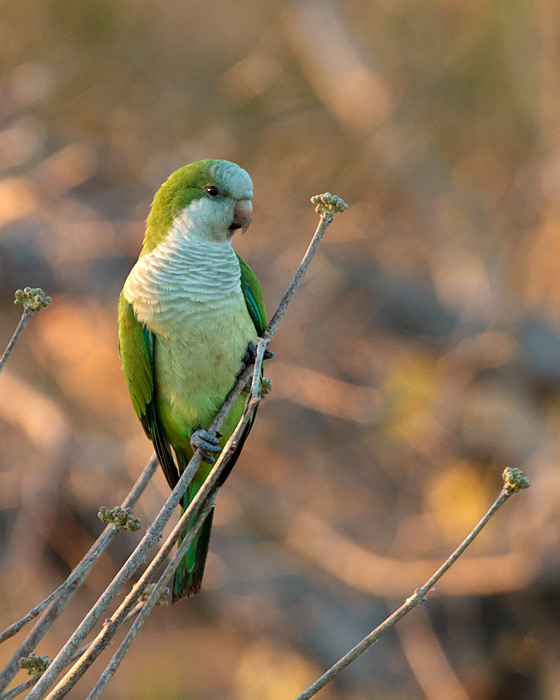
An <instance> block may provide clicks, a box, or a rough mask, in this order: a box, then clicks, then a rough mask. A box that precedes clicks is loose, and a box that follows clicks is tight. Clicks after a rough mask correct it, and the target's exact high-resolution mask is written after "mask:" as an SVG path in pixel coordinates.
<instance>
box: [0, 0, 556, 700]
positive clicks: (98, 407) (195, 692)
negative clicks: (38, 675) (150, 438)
mask: <svg viewBox="0 0 560 700" xmlns="http://www.w3.org/2000/svg"><path fill="white" fill-rule="evenodd" d="M559 14H560V13H559V11H558V5H557V3H556V1H555V0H538V1H536V2H531V1H529V0H527V1H523V0H495V1H494V2H492V1H491V0H472V1H470V2H461V1H459V0H425V1H423V2H416V1H415V0H377V1H370V2H367V1H366V0H346V1H343V0H341V1H340V2H331V1H329V0H315V1H313V0H307V1H305V2H288V3H287V2H285V1H284V0H265V1H263V2H256V1H253V2H251V1H250V0H230V1H229V2H228V3H194V2H184V1H183V2H179V0H171V1H170V2H153V1H152V0H96V1H95V2H70V1H69V0H66V1H64V0H41V2H36V0H17V2H16V1H15V0H11V1H7V2H4V3H2V8H1V15H0V66H1V70H2V74H1V76H0V299H1V300H0V304H1V316H0V341H1V343H0V344H1V345H2V347H4V346H5V344H6V343H7V341H8V339H9V337H10V335H11V333H12V331H13V329H14V328H15V325H16V323H17V320H18V318H19V313H20V309H19V308H17V307H14V306H13V304H12V299H13V292H14V290H15V289H17V288H18V287H24V286H26V285H31V286H42V287H43V288H44V289H45V290H46V292H47V293H49V294H51V295H52V297H53V302H52V305H51V306H50V307H49V308H48V309H47V310H46V311H42V312H41V313H40V315H39V316H37V317H36V318H35V319H33V320H32V322H31V325H30V326H29V327H28V328H27V330H26V331H25V334H24V336H23V339H22V340H21V342H20V343H19V345H18V346H17V348H16V351H15V353H14V354H13V355H12V357H11V358H10V360H9V363H8V365H7V367H6V369H5V371H4V372H3V373H2V375H1V377H0V440H1V445H2V449H1V451H0V562H1V564H0V567H1V568H0V601H1V604H0V626H1V627H2V628H3V627H5V626H6V625H7V624H9V623H10V622H11V621H13V620H14V619H16V618H18V617H19V616H20V615H22V614H23V613H24V612H25V611H26V610H27V609H29V607H31V606H32V605H33V604H35V603H37V602H39V601H40V600H41V599H42V598H43V597H45V596H46V595H47V593H48V592H50V591H51V590H52V589H53V588H54V587H55V586H57V585H58V584H59V583H60V582H61V581H62V580H63V578H64V577H65V575H66V574H67V573H68V571H69V570H70V569H71V567H72V566H73V565H75V564H76V562H77V561H78V560H79V559H80V557H81V556H82V554H83V553H84V552H85V551H86V549H87V548H88V546H89V545H90V543H91V541H92V539H93V538H94V537H95V536H96V535H97V534H98V533H99V532H100V530H101V528H102V525H101V523H100V522H99V521H98V519H97V517H96V513H97V510H98V507H99V506H101V505H106V506H109V507H112V506H113V505H115V504H117V503H118V502H120V501H121V500H122V498H123V497H124V495H125V494H126V492H127V491H128V489H129V488H130V485H131V483H132V481H133V480H134V479H135V478H136V476H137V474H138V473H139V472H140V470H141V468H142V467H143V465H144V464H145V462H146V460H147V459H148V457H149V456H150V454H151V449H150V444H149V443H148V442H147V440H146V439H145V437H144V435H143V433H142V430H141V428H140V425H139V424H138V422H137V420H136V418H135V416H134V414H133V411H132V408H131V406H130V402H129V399H128V396H127V393H126V389H125V386H124V381H123V378H122V373H121V370H120V366H119V359H118V354H117V341H116V325H115V323H116V322H115V313H116V311H115V309H116V299H117V296H118V292H119V289H120V287H121V286H122V283H123V281H124V278H125V277H126V274H127V273H128V270H129V269H130V267H131V266H132V264H133V262H134V260H135V258H136V256H137V254H138V251H139V248H140V244H141V238H142V234H143V220H144V219H145V217H146V215H147V212H148V208H149V204H150V201H151V197H152V196H153V193H154V191H155V190H156V189H157V187H158V186H159V184H160V183H161V182H162V181H163V180H164V179H165V178H166V177H167V175H168V174H169V173H170V172H171V171H172V170H174V169H176V168H177V167H179V166H181V165H183V164H184V163H187V162H190V161H192V160H196V159H198V158H202V157H217V158H226V159H230V160H234V161H236V162H238V163H240V164H241V165H242V166H243V167H245V168H246V169H247V170H248V171H249V173H250V174H251V175H252V177H253V180H254V185H255V201H254V207H255V216H254V221H253V225H252V227H251V229H250V231H249V233H248V234H247V235H246V236H245V237H244V238H243V239H242V240H238V241H237V246H236V247H237V250H238V251H239V252H241V254H242V255H243V256H244V257H245V258H246V259H247V260H248V262H249V263H250V264H251V265H252V267H253V269H254V270H255V271H256V273H257V274H258V276H259V278H260V279H261V281H262V286H263V288H264V292H265V298H266V301H267V304H268V308H269V310H270V311H273V310H274V308H275V307H276V304H277V303H278V301H279V299H280V297H281V295H282V293H283V291H284V289H285V287H286V285H287V283H288V282H289V280H290V278H291V275H292V273H293V271H294V270H295V268H296V266H297V264H298V262H299V260H300V258H301V255H302V253H303V251H304V250H305V247H306V246H307V243H308V241H309V239H310V236H311V233H312V231H313V229H314V227H315V223H316V216H315V214H314V212H313V207H312V206H311V205H310V204H309V197H310V196H311V195H313V194H316V193H318V192H323V191H325V190H329V191H332V192H335V193H336V194H339V195H340V196H342V197H343V198H344V199H345V200H346V201H347V202H348V204H349V209H348V211H347V212H346V213H345V214H344V215H343V216H340V217H338V218H337V219H336V220H335V223H334V224H333V226H332V227H331V228H330V229H329V232H328V235H327V238H326V240H325V242H324V244H323V245H322V247H321V250H320V252H319V254H318V257H317V259H316V260H315V261H314V263H313V266H312V269H311V271H310V273H309V277H308V278H307V281H306V284H305V286H304V288H303V290H302V291H301V292H300V293H299V295H298V297H297V298H296V300H295V302H294V304H293V305H292V307H291V308H290V310H289V312H288V314H287V316H286V317H285V319H284V321H283V324H282V326H281V328H280V331H279V334H278V336H277V339H276V340H275V342H274V346H273V349H274V351H275V359H274V360H273V361H271V362H270V363H269V364H268V366H267V372H266V373H267V374H268V375H269V376H270V377H271V378H272V380H273V382H274V390H273V393H272V394H271V396H270V397H269V398H267V399H266V402H265V403H264V404H263V406H262V407H261V409H260V412H259V417H258V421H257V425H256V427H255V429H254V431H253V434H252V436H251V439H250V441H249V443H248V444H247V446H246V449H245V452H244V456H243V459H242V460H240V463H239V464H238V466H237V467H236V469H235V472H234V474H233V475H232V477H230V479H229V480H228V482H227V484H226V486H225V487H224V488H223V489H222V491H221V493H220V495H219V497H218V507H217V511H216V517H215V526H214V534H213V538H212V543H211V554H210V557H209V561H208V568H207V573H206V577H205V582H204V583H205V585H204V589H203V593H202V594H201V595H200V596H199V597H198V598H196V599H194V600H192V601H188V602H184V603H182V604H180V605H178V606H175V607H174V608H173V609H169V608H167V609H165V608H161V609H157V610H156V611H155V612H154V613H153V615H152V616H151V618H150V620H149V622H148V624H147V625H146V627H145V629H144V630H143V632H142V633H141V635H140V637H139V638H138V639H137V640H136V641H135V642H134V645H133V647H132V649H131V651H130V653H129V655H128V657H127V659H126V661H125V663H124V665H123V666H122V667H121V669H120V670H119V671H118V672H117V675H116V676H115V678H114V680H113V681H112V683H111V684H110V686H109V687H108V688H107V691H106V692H105V695H104V697H106V698H108V699H111V698H114V699H117V698H118V699H119V700H128V699H129V698H130V699H133V698H134V700H147V699H151V698H166V700H175V699H177V700H178V699H179V698H181V699H182V700H183V699H188V700H214V699H223V698H233V699H234V700H253V699H255V700H256V699H257V698H258V699H259V700H263V699H264V700H290V699H291V698H293V697H294V696H295V695H297V694H298V693H299V692H300V691H301V690H302V689H303V688H304V687H305V686H306V685H307V684H308V683H309V682H310V681H312V680H313V679H314V677H315V676H316V675H318V674H319V673H320V672H321V671H322V670H323V669H325V668H326V667H327V666H329V665H330V664H331V663H332V662H334V661H335V660H336V659H338V658H339V657H340V656H341V655H342V654H343V653H344V652H346V651H347V650H348V649H349V648H350V647H351V646H353V644H355V643H356V642H357V641H358V640H359V639H360V638H361V637H362V636H364V635H365V634H366V633H368V632H369V631H370V630H371V629H372V628H373V627H375V625H376V624H378V622H379V621H380V620H381V619H383V617H384V616H385V614H386V613H387V612H388V611H389V610H391V609H392V608H394V607H395V606H396V605H397V604H399V603H400V602H401V601H402V600H403V599H404V598H405V597H406V596H408V595H409V594H410V593H411V592H412V591H413V590H414V588H415V587H416V586H417V585H419V584H421V583H422V582H423V581H424V579H425V578H426V577H427V576H428V575H429V574H430V573H431V571H432V570H433V568H434V567H435V566H437V565H438V564H439V562H440V561H442V560H443V559H444V558H445V557H446V556H447V554H448V553H449V552H450V551H451V550H452V549H453V548H454V547H455V546H456V544H457V543H458V542H459V541H460V540H461V539H462V537H463V536H464V535H465V534H466V533H467V532H468V531H469V529H470V528H471V526H472V525H473V524H474V523H475V522H476V521H477V520H478V518H479V517H480V516H481V515H482V514H483V513H484V511H485V510H486V508H487V506H488V505H489V504H490V503H491V502H492V501H493V499H494V498H495V496H496V494H497V493H498V491H499V488H500V484H501V478H500V473H501V471H502V469H503V467H504V466H506V465H509V466H512V467H521V468H522V469H524V470H525V471H526V472H527V474H528V475H529V476H530V478H531V481H532V488H531V489H530V490H529V491H528V492H524V493H523V494H522V495H520V496H517V497H516V498H515V499H513V500H512V502H510V503H508V504H507V506H506V507H505V508H504V509H503V510H502V511H501V512H500V513H499V514H498V515H497V516H496V518H495V519H494V521H493V522H492V523H491V524H490V525H489V527H488V528H487V530H486V531H485V533H484V534H483V535H482V536H481V537H480V539H479V540H478V541H477V542H476V544H475V545H474V546H473V547H472V549H471V550H470V551H469V553H468V554H467V555H466V556H465V557H464V558H463V559H462V560H461V561H460V562H459V563H458V564H457V565H456V566H455V568H454V569H453V570H452V571H451V572H449V574H448V575H447V576H446V577H445V578H444V579H443V580H442V581H441V583H440V585H438V590H437V592H435V593H433V594H432V595H430V597H429V602H428V604H427V605H425V606H424V607H423V608H422V609H419V610H416V611H415V612H414V613H413V614H412V615H410V616H409V618H408V619H407V620H405V621H404V622H403V623H402V624H400V625H399V627H398V629H397V630H396V631H394V632H391V633H390V634H388V635H387V636H386V637H385V638H384V639H383V640H382V641H381V642H379V643H378V644H377V645H376V647H374V648H373V649H372V650H370V651H369V652H368V653H367V654H366V655H364V656H363V657H362V658H361V659H360V660H359V661H357V662H356V663H355V664H354V665H353V666H352V667H351V668H350V669H348V670H347V671H346V672H345V673H344V674H343V675H342V676H341V677H340V679H339V680H338V681H337V682H336V683H335V684H333V685H332V686H331V687H330V688H329V689H328V690H325V691H323V693H322V695H320V696H319V697H321V698H323V697H324V698H330V699H331V700H332V699H334V698H336V699H337V700H368V699H369V698H373V697H383V698H385V700H401V699H404V698H406V700H413V699H414V700H415V699H416V698H428V699H429V700H439V699H441V700H450V699H455V698H457V699H459V700H462V699H464V698H471V699H472V700H475V699H476V700H502V699H503V700H506V699H507V700H541V699H542V700H557V699H558V698H559V697H560V695H559V692H560V691H559V687H560V670H559V669H560V666H559V663H558V662H559V655H560V649H559V646H560V645H559V641H558V640H559V639H560V629H559V626H560V625H559V615H558V609H559V605H560V598H559V577H558V574H559V565H558V551H559V514H558V498H559V494H560V476H559V471H558V463H559V451H560V443H559V435H560V234H559V230H560V227H559V220H560V139H559V136H560V134H559V127H558V113H559V110H558V106H559V92H558V76H559V75H560V44H559V36H558V32H559V26H560V25H559V20H560V17H559ZM167 492H168V490H167V486H166V484H165V481H164V478H163V476H162V475H161V474H159V473H158V475H157V477H156V478H155V479H154V482H153V484H151V485H150V487H149V489H148V491H147V493H146V495H145V497H144V498H143V499H142V501H141V503H140V505H139V506H138V508H137V509H136V515H137V516H138V517H140V518H141V519H142V522H143V523H144V524H147V523H148V522H149V520H150V518H152V517H153V516H154V514H155V513H156V512H157V511H158V509H159V507H160V504H161V502H162V500H163V499H164V498H165V497H166V495H167ZM138 538H139V534H129V533H123V534H121V535H120V536H119V538H118V540H117V541H116V542H115V543H114V544H113V545H112V547H111V549H110V551H109V552H108V554H107V555H105V556H104V557H103V559H102V560H101V561H100V562H99V565H98V567H97V568H96V570H95V571H94V573H93V574H92V575H91V577H90V579H89V580H88V582H87V585H86V586H85V587H84V589H83V590H82V591H81V592H80V594H79V595H78V596H76V598H75V599H74V600H73V602H72V604H71V605H70V606H69V609H68V610H67V611H66V613H65V615H64V617H63V618H62V619H61V620H60V621H59V623H58V624H57V625H56V627H55V628H53V630H52V632H51V633H50V634H49V635H48V637H47V638H46V639H45V640H44V642H43V643H42V644H41V646H40V647H39V649H38V650H37V651H38V653H40V654H45V653H47V654H49V655H51V656H53V655H54V654H55V653H56V650H57V648H58V646H59V645H60V644H61V643H62V642H63V641H64V639H65V638H66V636H67V635H68V634H69V633H70V632H71V631H72V630H73V629H74V627H75V625H76V624H77V622H78V621H79V619H80V618H81V616H82V615H83V614H84V612H85V611H86V610H87V609H88V608H89V606H90V605H91V604H92V603H93V601H94V600H95V598H96V596H97V595H98V594H99V592H100V591H101V590H102V589H103V588H104V587H105V585H106V584H107V582H108V581H109V580H110V578H111V577H112V575H113V574H114V573H115V572H116V570H117V569H118V567H119V566H120V564H121V562H122V561H123V560H124V558H125V557H126V555H127V553H128V552H129V551H130V550H131V548H132V546H133V545H134V544H135V543H136V542H137V541H138ZM14 648H15V642H14V643H12V642H9V643H7V644H5V645H4V646H3V648H2V649H1V650H0V661H1V660H2V659H5V658H7V657H8V655H9V654H10V653H11V652H12V651H13V649H14ZM98 666H99V672H100V670H101V664H100V663H98ZM92 674H95V671H92ZM88 675H89V674H88ZM92 683H93V677H92V678H91V679H89V678H88V677H87V676H86V678H85V679H84V681H83V683H82V684H81V685H80V686H78V688H76V689H75V691H74V693H73V694H72V695H71V697H72V698H76V699H77V698H83V697H85V696H86V694H87V692H86V690H87V688H88V687H91V684H92Z"/></svg>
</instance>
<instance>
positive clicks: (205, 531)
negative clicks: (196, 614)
mask: <svg viewBox="0 0 560 700" xmlns="http://www.w3.org/2000/svg"><path fill="white" fill-rule="evenodd" d="M186 501H187V496H186V495H185V503H184V504H183V505H182V506H181V515H182V514H183V513H184V512H185V509H186V507H187V502H186ZM213 515H214V511H213V510H212V511H210V513H209V514H208V516H207V517H206V520H205V521H204V523H203V524H202V527H201V528H200V530H199V532H198V534H197V536H196V537H195V538H194V540H193V542H192V543H191V545H190V546H189V548H188V549H187V553H186V554H185V556H184V557H183V559H182V560H181V562H180V563H179V566H178V567H177V570H176V571H175V576H174V578H173V591H172V596H171V601H172V602H173V603H174V602H175V601H177V600H180V599H181V598H184V597H185V596H186V597H188V598H190V597H191V596H193V595H196V594H197V593H198V592H199V591H200V587H201V585H202V575H203V573H204V564H205V563H206V555H207V554H208V544H209V542H210V531H211V529H212V516H213ZM193 522H194V519H193V521H191V523H190V525H192V523H193ZM187 532H188V529H187V530H186V531H185V533H184V534H183V535H182V536H181V539H180V540H179V544H180V543H181V542H182V541H183V539H184V538H185V536H186V533H187Z"/></svg>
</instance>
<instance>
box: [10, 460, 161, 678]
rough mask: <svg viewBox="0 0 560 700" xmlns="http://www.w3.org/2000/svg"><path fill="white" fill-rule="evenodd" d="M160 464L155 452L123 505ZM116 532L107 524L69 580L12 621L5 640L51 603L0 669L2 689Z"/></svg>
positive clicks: (125, 505)
mask: <svg viewBox="0 0 560 700" xmlns="http://www.w3.org/2000/svg"><path fill="white" fill-rule="evenodd" d="M157 466H158V461H157V458H156V457H155V455H153V456H152V457H151V458H150V460H149V461H148V463H147V464H146V466H145V467H144V470H143V471H142V473H141V474H140V476H139V477H138V479H137V480H136V483H135V484H134V486H133V487H132V489H131V490H130V492H129V493H128V495H127V496H126V498H125V499H124V501H123V503H122V506H123V508H132V507H133V506H134V505H135V504H136V503H137V501H138V499H139V498H140V496H141V495H142V493H143V492H144V489H145V488H146V486H147V485H148V482H149V481H150V479H151V478H152V476H153V475H154V472H155V470H156V469H157ZM117 532H118V530H117V528H116V527H115V526H114V525H108V526H107V527H106V528H105V529H104V530H103V532H102V533H101V535H100V536H99V537H98V538H97V540H96V541H95V542H94V543H93V545H92V546H91V547H90V549H89V551H88V552H87V554H86V555H85V556H84V557H83V558H82V560H81V562H80V563H79V564H78V565H77V566H76V567H75V569H74V571H72V573H71V574H70V576H69V577H68V578H67V579H66V581H65V582H64V583H63V584H62V585H61V586H59V588H57V590H56V591H55V592H54V593H53V594H51V595H50V596H48V597H47V598H46V599H45V600H44V601H43V602H42V603H40V604H39V605H37V606H36V607H35V608H33V609H32V610H30V611H29V612H28V613H27V615H25V616H24V617H22V618H21V620H18V621H17V622H15V623H14V624H13V625H10V627H8V628H7V629H6V630H5V631H4V632H3V633H2V641H4V640H5V639H9V637H11V636H12V635H13V634H16V633H17V632H18V631H19V630H20V629H21V628H22V627H23V626H24V625H25V624H26V623H27V622H29V621H30V620H32V619H34V618H35V617H36V616H37V614H39V612H41V610H44V608H45V607H46V605H48V607H47V608H46V610H45V611H44V613H43V615H42V616H41V619H40V620H39V621H38V622H37V624H36V625H35V627H34V628H33V629H32V630H31V632H30V633H29V635H28V636H27V637H26V639H25V640H24V641H23V642H22V644H21V645H20V646H19V647H18V649H17V650H16V651H15V652H14V654H13V655H12V657H11V659H10V660H9V661H8V663H7V664H6V665H5V666H4V668H3V669H2V671H1V672H0V690H4V689H5V688H6V686H7V685H8V684H9V683H10V681H11V680H12V678H13V677H14V676H15V675H16V673H17V672H18V670H19V660H20V659H21V658H22V657H24V656H29V654H30V653H31V652H32V651H34V650H35V648H36V647H37V644H38V643H39V642H40V641H41V639H42V638H43V637H44V636H45V634H46V632H47V631H48V629H49V628H50V626H51V625H52V624H53V622H54V621H55V620H56V618H57V617H58V615H59V614H60V613H61V611H62V610H63V609H64V607H65V605H66V604H67V603H68V601H69V600H70V598H71V597H72V595H73V594H74V593H75V591H76V590H77V589H78V588H79V587H80V586H81V584H82V583H83V582H84V580H85V579H86V578H87V576H88V574H89V572H90V571H91V568H92V567H93V565H94V564H95V562H96V561H97V560H98V559H99V557H100V556H101V554H102V553H103V552H104V551H105V549H107V547H108V546H109V544H110V543H111V541H112V539H113V537H115V535H116V534H117ZM54 594H56V597H55V598H54V599H53V596H54ZM78 646H79V645H77V647H78ZM77 647H76V649H77Z"/></svg>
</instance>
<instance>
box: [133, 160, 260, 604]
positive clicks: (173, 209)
mask: <svg viewBox="0 0 560 700" xmlns="http://www.w3.org/2000/svg"><path fill="white" fill-rule="evenodd" d="M252 197H253V185H252V182H251V178H250V177H249V175H248V174H247V173H246V172H245V170H243V169H242V168H240V167H239V166H238V165H236V164H235V163H230V162H228V161H223V160H201V161H197V162H195V163H191V164H190V165H185V166H184V167H183V168H180V169H179V170H177V171H176V172H174V173H173V174H172V175H170V177H169V178H168V180H167V181H166V182H165V183H164V184H163V185H162V186H161V187H160V189H159V190H158V192H157V193H156V195H155V197H154V201H153V202H152V207H151V210H150V213H149V216H148V219H147V226H146V234H145V237H144V245H143V247H142V251H141V252H140V257H139V258H138V262H137V263H136V264H135V265H134V267H133V268H132V270H131V272H130V274H129V276H128V278H127V280H126V282H125V284H124V287H123V290H122V292H121V295H120V300H119V349H120V354H121V360H122V367H123V370H124V376H125V379H126V383H127V386H128V391H129V393H130V396H131V399H132V404H133V406H134V410H135V411H136V414H137V416H138V418H139V419H140V421H141V423H142V426H143V428H144V431H145V432H146V435H147V436H148V438H149V439H150V440H151V441H152V442H153V445H154V448H155V451H156V454H157V456H158V459H159V462H160V464H161V466H162V468H163V472H164V474H165V477H166V479H167V481H168V483H169V486H170V487H171V488H173V487H174V486H175V485H176V483H177V481H178V479H179V475H180V474H181V473H182V472H183V470H184V469H185V466H186V464H187V462H188V461H189V460H190V458H191V457H192V455H193V452H194V450H195V449H196V448H201V450H202V452H203V456H204V457H203V458H204V462H203V463H202V465H201V467H200V468H199V470H198V471H197V473H196V475H195V477H194V479H193V481H192V483H191V485H190V486H189V488H188V489H187V492H186V493H185V496H184V499H183V504H182V512H184V510H185V508H186V507H187V505H188V503H189V502H190V501H191V500H192V499H193V497H194V495H195V494H196V493H197V491H198V489H199V488H200V486H201V485H202V483H203V482H204V480H205V479H206V477H207V475H208V473H209V472H210V469H211V466H210V465H211V464H212V463H213V462H214V458H213V457H212V454H216V453H218V452H220V450H221V448H222V447H223V446H224V444H225V442H226V441H227V440H228V439H229V437H230V436H231V434H232V432H233V430H234V428H235V426H236V424H237V422H238V421H239V419H240V417H241V415H242V412H243V408H244V405H245V402H246V398H247V395H246V394H245V395H243V394H242V395H241V396H240V398H239V399H238V400H237V402H236V404H235V406H234V408H233V410H232V411H231V413H230V415H229V417H228V419H227V420H226V422H225V423H224V425H223V427H222V434H221V435H218V436H214V435H212V434H211V433H209V432H208V427H209V426H210V424H211V422H212V420H213V418H214V416H215V414H216V413H217V411H218V410H219V409H220V407H221V405H222V403H223V402H224V399H225V398H226V396H227V394H228V392H229V390H230V389H231V388H232V386H233V385H234V383H235V380H236V378H237V376H238V375H239V372H240V371H241V370H242V368H243V363H244V361H247V349H248V347H249V348H250V347H251V344H254V343H256V342H257V338H258V337H259V336H260V335H261V334H262V332H263V331H264V329H265V326H266V311H265V307H264V300H263V294H262V290H261V286H260V284H259V282H258V280H257V278H256V276H255V275H254V273H253V272H252V270H251V268H250V267H249V266H248V265H247V263H246V262H245V261H244V260H243V259H242V258H241V257H240V256H239V255H237V254H236V253H235V252H234V251H233V248H232V246H231V243H232V240H233V237H234V236H235V233H236V231H238V230H239V229H241V231H242V232H245V230H246V229H247V227H248V226H249V224H250V223H251V217H252V204H251V200H252ZM250 429H251V424H250V425H249V426H248V427H247V430H246V432H245V434H244V435H243V437H242V439H241V440H240V444H239V447H238V450H237V452H236V454H235V455H234V457H233V459H232V460H231V462H230V463H229V465H228V467H227V474H229V471H231V469H232V468H233V465H234V463H235V461H236V459H237V457H238V456H239V452H240V451H241V448H242V447H243V443H244V441H245V439H246V438H247V435H248V434H249V431H250ZM172 451H173V452H174V453H175V459H174V458H173V454H172ZM227 474H225V473H224V474H222V476H221V480H220V483H219V485H221V484H222V483H223V481H224V480H225V478H226V477H227ZM211 527H212V514H210V515H209V516H208V517H207V518H206V520H205V522H204V524H203V526H202V528H201V530H200V531H199V533H198V535H197V537H196V539H195V540H194V541H193V542H192V544H191V545H190V547H189V549H188V551H187V553H186V555H185V557H184V559H183V560H182V561H181V564H180V565H179V567H178V568H177V571H176V573H175V577H174V581H173V590H172V599H173V602H174V601H175V600H178V599H180V598H182V597H183V596H185V595H186V596H192V595H195V594H196V593H198V592H199V591H200V586H201V582H202V574H203V571H204V563H205V561H206V555H207V553H208V543H209V540H210V530H211Z"/></svg>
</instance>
